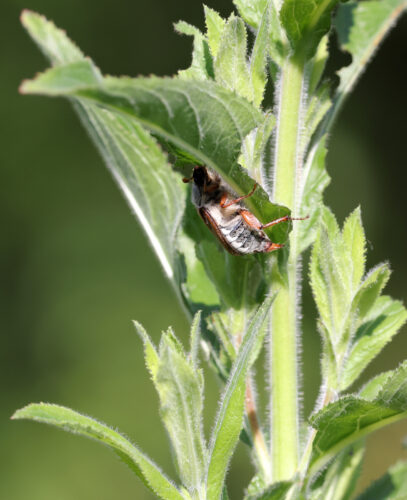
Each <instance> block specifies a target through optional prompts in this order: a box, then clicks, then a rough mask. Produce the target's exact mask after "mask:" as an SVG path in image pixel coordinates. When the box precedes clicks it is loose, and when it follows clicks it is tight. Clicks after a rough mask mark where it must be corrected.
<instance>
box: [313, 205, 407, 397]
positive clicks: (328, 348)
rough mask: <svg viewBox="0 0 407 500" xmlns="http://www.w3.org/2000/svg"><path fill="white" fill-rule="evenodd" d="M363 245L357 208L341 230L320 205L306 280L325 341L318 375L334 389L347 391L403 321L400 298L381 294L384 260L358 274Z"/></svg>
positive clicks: (405, 314)
mask: <svg viewBox="0 0 407 500" xmlns="http://www.w3.org/2000/svg"><path fill="white" fill-rule="evenodd" d="M365 246H366V239H365V235H364V231H363V227H362V223H361V218H360V210H359V209H356V210H355V211H354V212H353V213H352V214H351V215H350V216H349V217H348V219H347V220H346V221H345V224H344V227H343V231H342V232H340V231H339V228H338V225H337V223H336V220H335V218H334V216H333V214H332V213H331V212H330V211H329V210H328V209H324V211H323V214H322V222H321V227H320V230H319V233H318V237H317V240H316V242H315V245H314V248H313V251H312V257H311V263H310V279H311V287H312V290H313V294H314V298H315V302H316V305H317V308H318V312H319V316H320V320H319V330H320V332H321V335H322V338H323V344H324V353H323V375H324V377H325V379H326V381H327V382H326V383H327V385H328V387H329V388H330V389H333V390H335V391H343V390H345V389H347V387H349V386H350V385H351V384H352V383H353V382H354V381H355V380H356V379H357V377H358V376H359V375H360V374H361V372H362V371H363V370H364V368H365V367H366V366H367V365H368V363H370V361H371V360H372V359H373V358H374V357H375V356H376V355H377V354H378V353H379V352H380V351H381V349H382V348H383V347H384V346H385V345H386V343H387V342H388V341H389V340H390V339H391V338H392V336H393V335H395V333H396V332H397V331H398V329H399V328H400V327H401V326H402V325H403V323H404V322H405V321H406V319H407V311H406V310H405V308H404V307H403V306H402V305H401V303H400V302H398V301H393V300H392V299H390V298H389V297H381V296H380V294H381V291H382V289H383V287H384V286H385V284H386V283H387V281H388V279H389V275H390V270H389V268H388V265H387V264H381V265H379V266H377V267H375V268H374V269H372V270H371V271H370V272H369V273H367V274H366V276H365V277H363V276H364V273H365Z"/></svg>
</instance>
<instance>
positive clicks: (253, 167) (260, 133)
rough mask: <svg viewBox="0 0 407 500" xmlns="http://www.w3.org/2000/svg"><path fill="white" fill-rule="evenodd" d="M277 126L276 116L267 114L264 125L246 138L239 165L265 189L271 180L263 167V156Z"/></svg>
mask: <svg viewBox="0 0 407 500" xmlns="http://www.w3.org/2000/svg"><path fill="white" fill-rule="evenodd" d="M275 124H276V119H275V117H274V115H272V114H271V113H267V114H266V115H265V119H264V121H263V123H262V124H260V125H259V126H258V127H256V128H255V129H253V130H252V131H251V132H249V133H248V134H247V135H246V137H245V138H244V140H243V142H242V149H241V153H240V156H239V160H238V161H239V164H240V165H242V167H244V168H246V169H247V170H248V172H249V174H250V176H251V177H253V178H254V179H255V180H256V182H258V183H259V184H260V185H262V186H265V187H267V184H268V182H269V180H268V179H267V176H266V172H265V171H264V167H263V155H264V151H265V149H266V146H267V144H268V143H269V139H270V136H271V132H272V131H273V129H274V126H275Z"/></svg>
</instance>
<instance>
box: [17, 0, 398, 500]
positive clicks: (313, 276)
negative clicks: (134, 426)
mask: <svg viewBox="0 0 407 500" xmlns="http://www.w3.org/2000/svg"><path fill="white" fill-rule="evenodd" d="M234 3H235V6H236V8H237V11H238V13H239V15H237V14H231V15H230V17H229V18H228V19H223V18H222V17H221V16H220V15H219V14H218V13H217V12H216V11H214V10H213V9H211V8H209V7H206V6H205V7H204V13H205V25H206V27H205V31H201V30H200V29H198V28H196V27H194V26H192V25H190V24H188V23H186V22H184V21H180V22H178V23H177V24H176V25H175V29H176V30H177V31H178V32H179V33H180V34H183V35H187V36H190V37H192V39H193V50H192V61H191V65H190V67H189V68H187V69H184V70H181V71H179V72H178V74H177V75H176V76H174V77H172V78H157V77H150V78H130V77H121V78H117V77H112V76H104V75H103V74H102V72H101V71H100V70H99V69H98V68H97V67H96V65H95V64H94V63H93V62H92V60H91V59H90V58H88V57H85V56H84V54H83V53H82V52H81V51H80V50H79V49H78V48H77V47H76V46H75V45H74V44H73V43H72V42H71V41H70V40H69V38H68V37H67V35H66V34H65V33H64V32H63V31H61V30H59V29H58V28H56V27H55V26H54V25H53V24H52V23H51V22H49V21H47V20H46V19H45V18H44V17H42V16H39V15H38V14H35V13H32V12H29V11H25V12H24V13H23V16H22V22H23V25H24V27H25V28H26V29H27V31H28V32H29V34H30V36H31V37H32V39H33V40H34V41H35V42H36V43H37V45H38V46H39V47H40V49H41V50H42V51H43V52H44V54H45V55H46V57H47V58H48V59H49V60H50V62H51V65H52V67H51V68H50V69H48V70H46V71H45V72H43V73H41V74H38V75H37V76H36V77H35V78H34V79H33V80H26V81H24V82H23V84H22V86H21V91H22V92H23V93H31V94H41V95H47V96H62V97H66V98H68V99H69V100H70V101H71V102H72V103H73V105H74V107H75V110H76V111H77V113H78V114H79V116H80V119H81V121H82V122H83V123H84V125H85V127H86V130H87V131H88V133H89V135H90V136H91V138H92V140H93V141H94V143H95V145H96V146H97V148H98V150H99V151H100V153H101V155H102V157H103V159H104V161H105V163H106V164H107V166H108V168H109V169H110V171H111V172H112V174H113V177H114V179H115V180H116V182H117V184H118V185H119V187H120V189H121V190H122V192H123V194H124V196H125V198H126V199H127V201H128V202H129V204H130V207H131V208H132V209H133V211H134V212H135V215H136V216H137V218H138V220H139V222H140V224H141V225H142V227H143V228H144V230H145V233H146V235H147V237H148V238H149V240H150V242H151V245H152V247H153V249H154V251H155V253H156V254H157V257H158V259H159V261H160V263H161V265H162V267H163V269H164V271H165V273H166V275H167V277H168V278H169V279H170V281H171V283H172V285H173V288H174V290H175V292H176V294H177V295H178V297H179V299H180V301H181V302H182V304H183V306H184V307H185V310H186V312H187V314H188V315H189V316H190V317H191V316H192V314H194V313H196V312H197V311H199V310H202V311H200V312H198V313H196V314H195V317H194V319H193V321H192V326H191V333H190V351H189V352H187V351H186V350H185V348H184V347H183V345H182V344H181V342H180V341H179V340H178V339H177V337H176V336H175V334H174V332H173V331H172V329H171V328H169V329H168V330H167V331H166V332H164V333H163V334H162V337H161V341H160V343H159V345H158V347H156V346H155V345H154V344H153V342H152V341H151V339H150V337H149V335H148V334H147V332H146V331H145V330H144V328H143V327H142V326H141V325H140V324H138V323H135V326H136V329H137V332H138V334H139V335H140V337H141V339H142V342H143V345H144V356H145V364H146V367H147V370H148V371H149V373H150V376H151V379H152V382H153V385H154V387H155V389H156V390H157V392H158V396H159V401H160V414H161V419H162V421H163V424H164V426H165V428H166V430H167V433H168V436H169V441H170V446H171V449H172V454H173V458H174V461H175V465H176V469H177V472H178V476H179V482H180V486H175V485H174V484H173V483H172V482H171V481H170V480H169V479H167V478H166V477H165V475H164V474H163V473H162V472H161V471H160V470H159V469H158V467H157V466H156V465H155V464H154V463H153V462H151V460H150V459H148V458H147V457H146V456H145V455H144V454H143V453H141V452H140V451H139V450H138V449H137V448H136V447H134V446H133V445H132V444H131V443H130V442H129V441H127V439H125V438H124V437H123V436H121V435H120V434H118V433H117V432H115V431H112V430H111V429H109V428H108V427H106V426H105V425H103V424H100V423H98V422H97V421H95V420H93V419H91V418H89V417H85V416H83V415H80V414H78V413H75V412H73V411H72V410H69V409H67V408H63V407H59V406H55V405H45V404H39V405H30V406H28V407H26V408H23V409H22V410H19V411H17V412H16V414H15V415H14V418H16V419H20V418H27V419H31V420H36V421H40V422H44V423H49V424H52V425H55V426H57V427H61V428H63V429H65V430H68V431H70V432H73V433H77V434H81V435H84V436H87V437H91V438H94V439H96V440H98V441H100V442H102V443H104V444H107V445H108V446H109V447H111V448H112V449H113V450H114V451H115V452H116V453H117V454H118V455H119V456H120V458H122V459H123V461H124V462H126V463H127V464H128V465H129V466H130V467H131V469H132V470H133V471H134V472H135V473H136V474H137V475H138V476H139V477H140V478H141V480H142V481H143V482H144V483H145V485H146V486H147V487H148V488H150V489H151V490H152V491H153V492H154V493H155V494H156V495H157V496H158V497H160V498H164V499H177V498H179V499H186V500H191V499H193V500H195V499H197V500H204V499H206V500H216V499H219V498H222V499H224V500H225V499H227V498H228V494H227V489H226V485H225V478H226V474H227V469H228V466H229V464H230V461H231V458H232V455H233V452H234V449H235V447H236V445H237V443H238V441H239V438H240V439H241V440H242V441H243V442H244V443H246V445H248V447H249V448H250V452H251V455H252V459H253V463H254V466H255V474H254V478H253V480H252V481H251V482H250V485H249V487H248V489H247V492H246V496H245V498H246V499H247V500H283V499H287V500H288V499H290V500H294V499H301V500H305V499H309V500H324V499H328V498H329V499H331V500H347V499H350V498H351V497H352V495H353V493H354V489H355V484H356V480H357V478H358V476H359V474H360V471H361V467H362V461H363V456H364V450H365V439H364V438H365V436H367V435H368V434H370V433H371V432H373V431H375V430H377V429H380V428H381V427H384V426H385V425H388V424H390V423H392V422H395V421H398V420H400V419H402V418H405V417H406V416H407V385H406V380H407V376H406V375H407V362H404V363H403V364H402V365H401V366H400V367H399V368H398V369H396V370H394V371H390V372H387V373H383V374H381V375H378V376H376V377H375V378H374V379H372V380H371V381H369V382H368V383H367V384H366V385H365V386H364V387H363V388H362V389H361V390H360V391H359V393H358V394H346V393H345V391H347V390H348V389H349V387H350V386H351V385H352V384H354V382H356V381H357V379H358V377H359V376H360V374H361V373H362V372H363V370H364V369H365V368H366V366H367V365H368V364H369V363H370V362H371V361H372V360H373V359H374V358H375V356H377V355H378V354H379V352H380V351H381V350H382V349H383V347H384V346H385V345H386V344H387V343H388V342H389V341H390V340H391V339H392V337H393V336H394V335H395V334H396V333H397V331H398V330H399V329H400V327H401V326H402V325H403V324H404V322H405V321H406V319H407V311H406V310H405V308H404V306H403V305H402V304H401V302H399V301H396V300H393V299H391V298H390V297H388V296H384V295H382V291H383V288H384V286H385V285H386V283H387V281H388V279H389V276H390V269H389V266H388V264H380V265H378V266H376V267H375V268H373V269H372V270H370V271H369V272H367V273H366V270H365V252H366V237H365V233H364V229H363V225H362V220H361V213H360V209H356V210H355V211H354V212H353V213H352V214H351V215H350V216H349V217H348V218H347V220H346V221H345V223H344V226H343V229H342V231H341V230H340V228H339V226H338V223H337V221H336V219H335V217H334V215H333V214H332V212H331V211H330V210H329V209H328V208H326V207H324V205H323V192H324V189H325V187H326V186H327V184H328V183H329V181H330V178H329V175H328V173H327V171H326V167H325V163H326V154H327V137H328V133H329V128H330V127H331V125H332V123H333V119H334V117H335V116H336V113H337V111H338V110H339V108H340V106H341V104H342V102H343V100H344V97H345V96H346V95H347V94H348V92H349V91H350V89H351V88H352V87H353V85H354V83H355V81H356V80H357V78H358V77H359V76H360V74H361V72H362V71H363V69H364V67H365V65H366V62H367V60H368V59H369V58H370V57H371V55H372V53H373V51H374V50H375V49H376V47H377V44H378V43H379V42H380V41H381V40H382V39H383V37H384V35H385V34H386V33H387V32H388V30H389V28H390V27H391V25H392V23H393V22H394V19H395V18H396V17H397V16H398V15H400V13H401V12H402V10H403V9H404V8H405V6H406V3H405V0H404V1H400V0H382V1H380V2H377V1H375V0H373V1H369V2H360V3H359V2H358V3H354V2H349V3H347V4H340V5H338V3H339V2H338V0H326V1H322V0H301V1H297V0H282V1H279V0H234ZM336 7H337V9H336ZM335 9H336V14H335V16H334V18H333V26H334V27H335V29H336V30H337V33H338V40H339V44H340V46H341V48H342V49H344V50H347V51H349V52H350V53H351V55H352V63H351V64H350V65H349V66H347V67H346V68H342V69H341V70H340V71H339V73H338V74H339V77H340V84H339V87H338V88H337V89H333V88H332V85H331V82H330V80H329V79H327V78H326V75H325V68H326V63H327V61H328V58H329V45H328V35H329V31H330V29H331V20H332V16H333V13H334V11H335ZM270 85H273V86H274V89H275V97H274V99H275V100H274V103H273V105H274V108H273V109H274V110H276V112H275V114H273V113H272V112H271V111H270V110H269V109H263V107H262V102H263V97H264V95H265V92H266V91H267V87H268V86H270ZM272 144H273V147H272ZM272 152H273V153H274V156H273V154H272ZM193 165H205V166H207V167H208V168H209V169H211V170H213V171H215V172H217V173H218V174H219V175H220V176H221V178H222V181H223V182H224V183H225V185H227V186H229V187H228V188H227V189H228V190H229V191H230V193H229V194H230V195H231V196H235V195H236V196H243V195H246V194H248V193H250V192H251V191H252V189H253V186H254V183H255V182H256V183H257V184H258V187H257V189H256V191H255V193H254V194H253V195H252V196H250V197H249V198H246V199H245V200H244V204H245V206H246V207H247V209H248V210H250V211H251V212H252V213H253V214H254V215H255V216H256V217H257V218H258V219H259V220H260V221H261V222H262V223H263V224H265V223H268V222H270V221H272V220H273V219H276V218H279V217H283V216H285V215H289V214H290V210H289V209H290V208H293V210H294V209H295V211H296V212H297V211H300V213H295V214H294V215H295V216H296V217H298V216H300V215H303V216H308V217H307V218H306V220H303V221H298V222H295V223H294V224H295V226H294V229H293V226H292V224H291V223H290V222H285V223H281V224H279V225H276V226H275V227H272V228H268V229H266V230H265V231H266V234H267V235H268V236H269V237H270V238H271V240H272V241H273V242H276V243H285V245H286V248H285V249H284V250H279V251H278V253H277V254H275V255H277V258H275V257H274V256H273V255H269V254H266V255H246V256H238V257H237V256H234V255H231V254H229V253H227V252H226V251H225V250H224V249H223V247H221V246H220V244H219V242H217V241H216V239H215V238H214V236H213V235H212V234H211V233H210V232H209V231H208V228H207V227H205V225H204V223H203V221H202V220H201V219H200V218H199V216H198V214H197V212H196V210H195V207H194V206H193V204H192V202H191V199H190V198H191V196H190V195H191V192H190V191H191V188H190V187H188V186H186V185H185V184H183V183H182V177H183V176H185V177H187V178H190V177H191V171H192V166H193ZM278 201H280V202H281V203H284V204H286V205H288V208H287V207H285V206H283V205H282V204H279V203H277V202H278ZM219 210H223V211H222V214H223V216H225V213H226V212H225V211H226V208H224V207H219ZM231 211H232V210H231ZM238 214H239V212H238V213H237V215H238ZM235 215H236V214H235ZM292 229H293V230H292ZM252 231H253V234H254V235H256V234H257V233H256V230H254V229H252ZM311 245H313V249H312V253H311V261H310V285H311V288H312V292H313V295H314V298H315V302H316V306H317V309H318V314H319V319H318V329H319V331H320V333H321V337H322V343H323V355H322V379H323V381H322V386H321V398H320V402H318V404H317V406H316V410H315V412H314V414H313V415H312V416H311V417H310V419H309V422H310V425H311V427H312V428H311V427H310V428H309V429H308V440H307V444H306V445H305V447H304V448H303V449H301V448H299V446H298V443H299V442H300V439H299V425H298V422H299V421H300V420H301V415H300V414H299V413H298V406H299V405H298V404H297V392H298V381H297V368H296V362H297V358H296V356H297V355H296V352H297V351H298V349H297V340H296V339H297V338H298V334H297V329H298V324H299V321H298V318H297V316H296V315H298V314H299V308H298V303H297V300H298V299H297V297H298V296H299V290H300V289H301V287H300V282H299V277H300V273H299V258H300V256H301V254H302V253H303V252H304V251H305V250H306V249H307V248H309V247H310V246H311ZM274 298H276V300H275V301H274ZM273 301H274V302H273ZM201 316H202V319H203V321H202V322H201ZM201 323H202V324H201ZM266 336H267V337H268V339H267V340H268V342H269V343H270V346H271V350H270V351H271V352H270V359H269V360H268V362H267V366H266V374H265V377H266V379H267V380H268V381H269V393H270V402H271V407H270V411H271V412H272V418H271V419H270V422H269V423H268V424H267V425H266V424H265V421H264V419H262V416H261V414H260V412H259V410H258V408H257V402H256V397H255V394H256V387H255V383H254V380H253V379H252V378H251V377H250V372H251V369H252V367H253V365H254V363H255V361H256V359H257V357H258V355H259V352H260V350H261V348H262V345H263V342H264V339H265V337H266ZM200 345H202V346H203V347H204V349H205V353H206V354H207V355H208V356H207V357H208V358H209V361H210V364H211V366H212V368H214V370H215V372H216V374H217V375H218V377H219V380H220V382H221V384H222V389H221V396H220V403H219V410H218V413H217V415H216V418H215V422H214V426H213V430H212V434H211V438H210V441H209V443H207V442H206V440H205V436H204V433H203V422H202V419H203V417H202V416H203V409H204V404H203V394H204V377H203V371H202V369H201V368H200V364H199V346H200ZM276 366H277V368H276ZM299 455H300V458H299ZM404 476H405V464H399V465H397V466H396V467H394V468H392V469H390V471H389V473H388V474H387V475H386V476H384V477H383V478H382V479H381V480H379V481H378V482H377V483H375V484H374V485H372V486H371V487H370V488H369V489H368V490H367V491H366V493H364V494H362V496H360V499H364V498H372V497H374V498H383V499H384V498H388V499H392V498H398V495H399V494H400V492H402V491H403V489H405V488H406V485H405V480H404ZM369 495H370V496H369Z"/></svg>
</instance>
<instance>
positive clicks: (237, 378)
mask: <svg viewBox="0 0 407 500" xmlns="http://www.w3.org/2000/svg"><path fill="white" fill-rule="evenodd" d="M272 301H273V299H272V298H268V299H266V300H265V301H264V303H263V304H262V305H261V306H260V307H259V309H258V311H257V312H256V314H255V316H254V318H253V320H252V321H251V323H250V325H249V328H248V330H247V332H246V334H245V336H244V338H243V342H242V344H241V346H240V349H239V352H238V355H237V357H236V360H235V362H234V364H233V368H232V372H231V374H230V377H229V380H228V383H227V385H226V387H225V390H224V393H223V396H222V402H221V406H220V408H219V412H218V415H217V417H216V421H215V426H214V428H213V431H212V437H211V445H210V452H209V466H208V471H207V477H206V486H207V496H208V498H211V499H212V498H213V499H216V498H220V496H221V493H222V488H223V483H224V480H225V475H226V471H227V467H228V464H229V461H230V459H231V456H232V454H233V450H234V448H235V446H236V444H237V442H238V440H239V435H240V431H241V429H242V424H243V414H244V400H245V388H246V378H247V375H248V372H249V370H250V367H251V366H252V364H253V363H254V361H255V357H254V355H256V354H258V352H259V346H260V345H261V344H262V342H263V337H264V333H265V329H264V328H262V326H263V323H264V320H265V318H266V317H267V314H268V312H269V310H270V306H271V303H272Z"/></svg>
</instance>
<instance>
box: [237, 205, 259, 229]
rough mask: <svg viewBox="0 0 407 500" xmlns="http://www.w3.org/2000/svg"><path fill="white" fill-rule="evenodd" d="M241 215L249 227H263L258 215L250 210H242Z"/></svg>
mask: <svg viewBox="0 0 407 500" xmlns="http://www.w3.org/2000/svg"><path fill="white" fill-rule="evenodd" d="M240 215H241V216H242V217H243V220H244V221H245V222H246V224H247V225H248V226H249V227H252V228H254V229H261V222H260V221H259V219H258V218H257V217H256V216H254V215H253V214H252V213H251V212H249V210H245V209H242V210H240Z"/></svg>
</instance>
